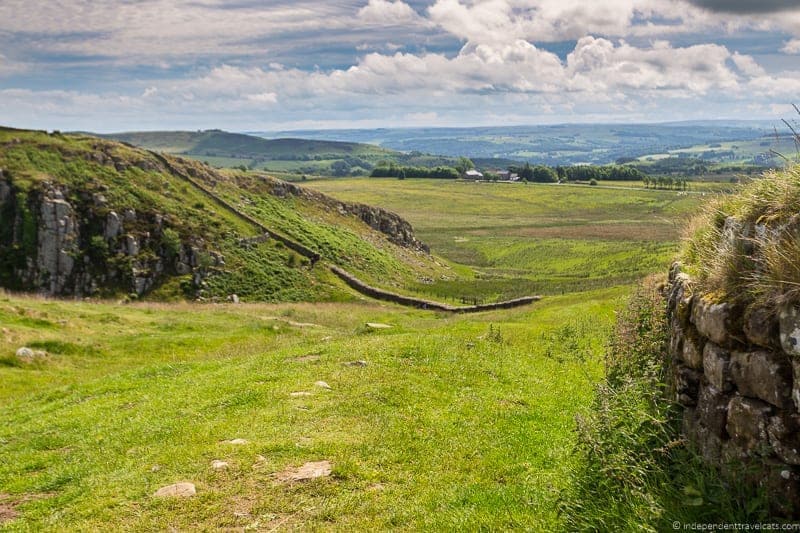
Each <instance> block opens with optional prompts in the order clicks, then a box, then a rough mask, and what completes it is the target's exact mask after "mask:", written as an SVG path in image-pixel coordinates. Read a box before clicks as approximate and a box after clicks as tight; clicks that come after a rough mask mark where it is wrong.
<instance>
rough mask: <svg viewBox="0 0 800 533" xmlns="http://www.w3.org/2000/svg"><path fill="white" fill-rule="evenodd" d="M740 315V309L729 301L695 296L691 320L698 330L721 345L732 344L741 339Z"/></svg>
mask: <svg viewBox="0 0 800 533" xmlns="http://www.w3.org/2000/svg"><path fill="white" fill-rule="evenodd" d="M739 316H740V312H739V310H738V309H737V308H736V307H734V306H733V305H731V304H729V303H727V302H721V303H714V302H711V301H709V300H707V299H706V298H695V301H694V303H693V305H692V316H691V321H692V323H693V324H694V325H695V327H696V328H697V331H698V332H700V335H702V336H704V337H706V338H708V339H709V340H711V341H713V342H715V343H717V344H719V345H721V346H730V345H732V344H735V343H736V342H737V341H739V340H740V338H741V336H742V335H741V334H740V333H739V327H738V326H737V319H738V317H739Z"/></svg>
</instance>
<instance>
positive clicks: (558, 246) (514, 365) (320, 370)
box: [0, 179, 702, 531]
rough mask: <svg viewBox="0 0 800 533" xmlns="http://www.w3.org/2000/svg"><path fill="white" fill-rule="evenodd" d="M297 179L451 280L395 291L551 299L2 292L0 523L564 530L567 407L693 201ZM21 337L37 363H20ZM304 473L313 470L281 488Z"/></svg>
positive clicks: (578, 400) (570, 417) (660, 195)
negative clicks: (362, 209)
mask: <svg viewBox="0 0 800 533" xmlns="http://www.w3.org/2000/svg"><path fill="white" fill-rule="evenodd" d="M309 184H310V185H312V186H313V187H316V188H318V189H320V190H323V191H325V192H327V193H330V194H332V195H334V196H338V197H340V198H342V199H347V200H354V201H361V202H366V203H372V204H376V205H379V206H382V207H387V208H389V209H391V210H393V211H396V212H397V213H399V214H401V215H402V216H404V217H407V218H408V219H409V220H410V221H411V222H412V224H413V225H414V227H415V229H416V232H417V235H418V236H419V237H420V238H421V239H422V240H423V241H424V242H426V243H428V244H430V245H431V248H432V251H433V253H434V254H435V256H437V257H438V258H440V259H439V261H441V262H442V263H443V264H447V265H448V266H449V267H450V270H451V271H452V272H454V276H453V279H452V280H450V281H447V280H442V279H440V278H438V277H437V279H435V280H431V283H427V284H426V283H418V284H417V285H414V286H407V287H405V289H407V290H409V291H410V290H414V291H416V292H421V293H423V294H434V295H436V296H437V297H440V298H442V299H458V298H459V297H463V296H473V297H475V298H480V299H494V298H499V297H509V296H513V295H517V294H523V293H524V294H528V293H531V292H537V293H542V294H544V295H545V298H544V299H543V300H542V301H540V302H538V303H536V304H534V305H531V306H528V307H523V308H518V309H514V310H506V311H496V312H486V313H480V314H476V315H469V316H463V315H449V314H443V313H434V312H428V311H421V310H409V309H406V308H401V307H398V306H395V305H390V304H382V303H378V302H374V301H370V300H367V299H364V298H361V297H358V296H357V295H356V294H354V293H353V294H352V295H351V297H350V300H351V301H350V302H347V303H333V302H331V303H313V304H312V303H283V304H257V303H248V304H241V305H233V304H217V305H211V304H191V303H171V304H167V303H155V302H149V303H148V302H138V303H132V304H130V303H129V304H123V303H118V302H113V301H96V302H73V301H60V300H48V299H42V298H37V297H31V296H21V295H14V294H5V295H3V296H2V297H0V326H2V329H1V330H0V383H2V384H3V386H2V387H1V388H0V420H1V421H2V424H0V528H4V529H7V530H10V531H34V530H37V531H38V530H52V531H98V530H105V531H113V530H123V529H124V530H132V531H152V530H167V529H170V528H173V529H175V530H179V531H194V530H211V529H220V528H234V529H237V530H264V531H284V530H311V531H315V530H317V531H329V530H350V531H353V530H356V531H363V530H393V529H397V530H414V531H419V530H426V531H457V530H466V531H474V530H508V529H522V530H540V531H560V530H563V529H564V528H565V527H566V524H565V523H564V517H563V515H562V514H560V513H559V511H558V509H559V501H561V498H562V495H563V494H564V493H565V491H569V490H570V483H571V481H570V480H571V479H572V478H571V477H570V476H571V475H570V472H574V471H575V470H574V466H575V465H574V463H575V461H576V456H575V455H574V449H575V445H576V415H579V414H581V413H585V412H587V411H588V410H589V409H590V406H591V405H592V402H593V400H594V397H595V396H594V391H595V385H596V384H597V383H598V382H599V381H600V380H601V379H602V377H603V355H604V352H605V349H606V344H607V342H608V338H609V333H610V331H611V329H612V325H613V321H614V316H615V312H616V311H617V310H618V309H620V308H621V307H623V306H624V305H625V301H626V298H627V296H628V295H629V294H630V293H631V291H632V288H633V287H634V285H635V283H636V281H637V279H639V278H640V277H641V276H644V275H646V274H649V273H652V272H663V271H665V269H666V268H667V266H668V263H669V261H670V259H671V257H672V256H673V254H674V253H675V251H676V249H677V240H678V235H679V233H680V230H681V225H682V222H683V220H684V219H685V218H686V217H687V215H688V214H689V213H690V212H692V211H693V210H695V209H696V208H697V207H698V205H699V203H700V202H701V201H702V200H701V197H700V196H698V195H685V194H684V195H681V194H678V193H676V192H666V191H636V190H614V189H599V188H588V187H584V188H581V187H558V186H536V185H527V186H525V185H505V184H473V183H455V182H441V181H439V182H437V181H417V180H405V181H398V180H367V179H359V180H350V179H348V180H335V181H334V180H327V181H314V182H310V183H309ZM222 192H223V193H224V192H225V191H224V190H223V191H222ZM252 209H253V210H254V212H255V210H258V209H264V210H265V213H266V211H269V213H268V214H265V215H264V216H265V217H266V216H276V217H280V216H282V215H281V212H280V211H279V210H278V211H275V209H274V208H270V207H269V206H268V205H267V204H266V203H265V204H263V206H261V205H260V204H259V203H257V202H256V203H254V204H253V207H252ZM273 211H274V212H273ZM298 224H300V222H298ZM298 227H299V228H302V224H301V225H300V226H298ZM456 274H457V276H458V277H456ZM347 290H348V289H346V288H344V287H342V288H341V291H347ZM376 323H377V325H376ZM368 324H373V325H372V326H370V325H368ZM384 326H389V327H384ZM20 346H28V347H30V348H31V349H33V350H41V351H43V352H45V353H46V355H43V356H41V357H38V358H36V359H34V360H33V361H30V362H28V361H21V360H20V359H19V358H17V357H16V356H15V355H14V354H15V351H16V349H17V348H18V347H20ZM236 439H242V440H236ZM231 441H234V442H231ZM236 442H238V444H237V443H236ZM214 461H224V462H225V463H227V465H226V467H225V468H223V469H215V468H213V467H212V463H213V462H214ZM319 461H328V462H329V464H330V468H331V471H330V475H326V476H322V477H319V478H316V479H310V480H302V481H301V480H292V479H290V477H291V475H290V473H291V472H293V471H295V470H296V469H297V468H300V467H301V466H302V465H304V464H306V463H309V462H319ZM177 482H191V483H194V484H195V487H196V491H197V494H196V496H194V497H191V498H180V499H179V498H167V499H160V498H156V497H155V496H154V493H155V492H156V491H157V490H158V489H159V488H160V487H164V486H166V485H170V484H173V483H177Z"/></svg>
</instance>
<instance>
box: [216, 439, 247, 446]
mask: <svg viewBox="0 0 800 533" xmlns="http://www.w3.org/2000/svg"><path fill="white" fill-rule="evenodd" d="M222 442H224V443H225V444H233V445H241V444H247V443H249V442H250V441H249V440H247V439H231V440H224V441H222Z"/></svg>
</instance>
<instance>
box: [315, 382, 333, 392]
mask: <svg viewBox="0 0 800 533" xmlns="http://www.w3.org/2000/svg"><path fill="white" fill-rule="evenodd" d="M314 385H316V386H317V387H320V388H322V389H328V390H330V389H331V386H330V385H328V384H327V383H325V382H324V381H315V382H314Z"/></svg>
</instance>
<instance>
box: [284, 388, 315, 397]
mask: <svg viewBox="0 0 800 533" xmlns="http://www.w3.org/2000/svg"><path fill="white" fill-rule="evenodd" d="M289 396H293V397H295V398H296V397H298V396H311V393H310V392H306V391H304V390H299V391H297V392H290V393H289Z"/></svg>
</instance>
